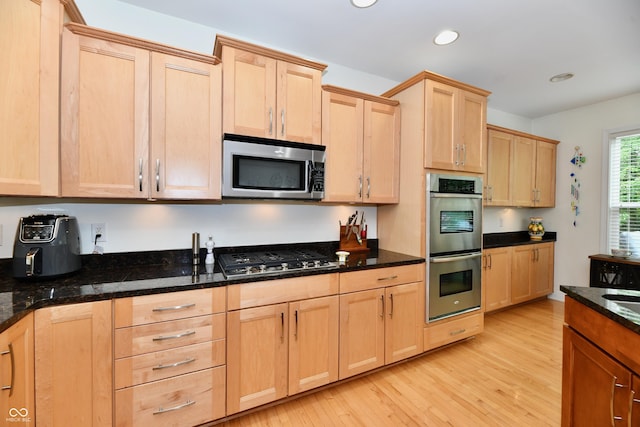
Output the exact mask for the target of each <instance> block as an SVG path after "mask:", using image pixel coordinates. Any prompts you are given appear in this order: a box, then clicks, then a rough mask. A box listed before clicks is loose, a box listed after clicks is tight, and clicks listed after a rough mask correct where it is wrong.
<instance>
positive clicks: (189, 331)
mask: <svg viewBox="0 0 640 427" xmlns="http://www.w3.org/2000/svg"><path fill="white" fill-rule="evenodd" d="M225 316H226V314H213V315H209V316H199V317H193V318H189V319H181V320H172V321H170V322H159V323H152V324H150V325H141V326H133V327H131V328H120V329H116V330H115V345H114V348H115V358H116V359H119V358H121V357H128V356H136V355H138V354H144V353H150V352H152V351H160V350H167V349H170V348H176V347H182V346H184V345H190V344H197V343H202V342H206V341H212V340H218V339H223V338H224V337H225V335H226V332H225Z"/></svg>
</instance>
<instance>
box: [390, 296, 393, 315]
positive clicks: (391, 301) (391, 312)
mask: <svg viewBox="0 0 640 427" xmlns="http://www.w3.org/2000/svg"><path fill="white" fill-rule="evenodd" d="M389 302H390V303H391V304H390V305H391V307H390V308H389V317H393V294H391V295H389Z"/></svg>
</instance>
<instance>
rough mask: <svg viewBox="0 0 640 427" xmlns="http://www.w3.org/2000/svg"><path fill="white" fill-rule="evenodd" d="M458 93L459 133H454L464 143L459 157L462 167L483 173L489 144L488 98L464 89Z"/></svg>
mask: <svg viewBox="0 0 640 427" xmlns="http://www.w3.org/2000/svg"><path fill="white" fill-rule="evenodd" d="M458 94H459V97H458V101H457V105H456V109H457V113H458V123H457V135H456V134H454V137H455V140H456V141H459V142H460V144H461V145H462V146H461V148H460V158H459V161H460V169H462V170H465V171H467V172H477V173H483V172H484V170H485V165H484V163H483V159H484V149H485V145H486V144H487V132H486V124H487V118H486V115H487V98H486V97H485V96H482V95H477V94H475V93H472V92H467V91H464V90H459V91H458Z"/></svg>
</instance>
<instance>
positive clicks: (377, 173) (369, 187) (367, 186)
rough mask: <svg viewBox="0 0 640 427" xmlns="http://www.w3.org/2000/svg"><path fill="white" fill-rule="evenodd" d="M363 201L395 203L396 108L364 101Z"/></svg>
mask: <svg viewBox="0 0 640 427" xmlns="http://www.w3.org/2000/svg"><path fill="white" fill-rule="evenodd" d="M363 172H364V174H363V176H364V187H363V202H365V203H398V201H399V195H400V108H399V107H397V106H394V105H386V104H382V103H378V102H373V101H365V102H364V158H363Z"/></svg>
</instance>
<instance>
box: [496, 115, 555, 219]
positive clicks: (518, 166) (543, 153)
mask: <svg viewBox="0 0 640 427" xmlns="http://www.w3.org/2000/svg"><path fill="white" fill-rule="evenodd" d="M487 129H488V131H487V133H488V143H487V155H486V156H487V173H486V176H485V195H484V205H485V206H518V207H554V206H555V186H556V178H555V176H556V151H557V144H558V143H559V141H555V140H551V139H547V138H542V137H540V136H536V135H530V134H526V133H523V132H518V131H515V130H511V129H506V128H501V127H499V126H494V125H487Z"/></svg>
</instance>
